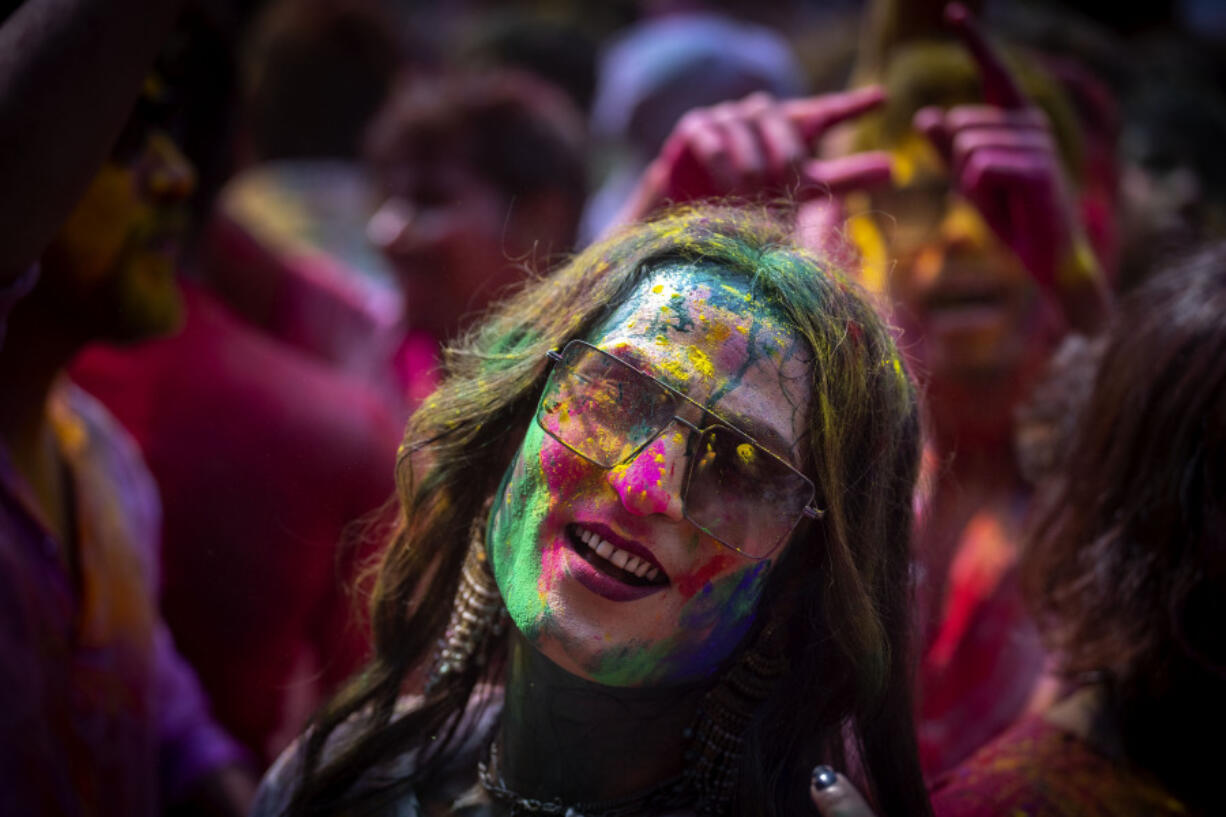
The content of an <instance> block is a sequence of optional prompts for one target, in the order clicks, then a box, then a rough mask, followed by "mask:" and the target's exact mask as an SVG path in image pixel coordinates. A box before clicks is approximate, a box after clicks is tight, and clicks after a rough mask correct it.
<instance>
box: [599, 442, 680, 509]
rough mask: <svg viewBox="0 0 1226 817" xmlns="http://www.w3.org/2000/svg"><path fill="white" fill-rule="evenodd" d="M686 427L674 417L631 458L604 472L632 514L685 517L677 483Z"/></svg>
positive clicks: (678, 481) (678, 483) (678, 482)
mask: <svg viewBox="0 0 1226 817" xmlns="http://www.w3.org/2000/svg"><path fill="white" fill-rule="evenodd" d="M689 434H690V431H689V430H688V429H686V428H684V427H683V426H681V425H680V424H679V423H677V422H676V421H675V420H674V421H673V425H671V426H670V427H668V428H666V429H664V432H663V433H661V434H660V436H659V437H657V438H656V439H654V440H652V442H651V444H650V445H648V446H647V447H646V448H644V449H643V450H642V451H640V452H639V453H638V455H637V456H636V457H634V459H632V460H630V461H629V462H624V463H622V464H621V465H618V466H614V467H613V468H611V469H609V471H608V472H607V475H606V479H608V481H609V484H610V485H612V486H613V490H615V491H617V494H618V496H619V497H621V501H622V505H623V506H624V507H625V508H626V510H628V511H630V512H631V513H632V514H634V515H636V516H650V515H652V514H663V515H664V516H667V517H668V518H669V519H672V520H674V521H678V522H679V521H681V520H682V519H684V518H685V514H684V513H683V512H682V506H681V486H682V484H683V481H684V480H685V470H686V467H687V465H688V452H687V446H688V440H689Z"/></svg>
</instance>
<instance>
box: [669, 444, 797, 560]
mask: <svg viewBox="0 0 1226 817" xmlns="http://www.w3.org/2000/svg"><path fill="white" fill-rule="evenodd" d="M812 500H813V486H812V484H811V483H810V482H809V481H808V480H807V479H805V478H804V477H803V476H802V475H801V474H800V473H799V472H798V471H796V470H794V469H793V468H791V467H790V466H788V465H787V464H786V463H784V462H783V461H782V460H780V459H779V458H778V457H776V456H774V455H773V454H770V453H769V452H767V451H764V450H763V449H762V448H760V447H759V446H758V445H757V444H755V443H754V442H753V441H752V440H750V439H749V438H748V437H746V436H745V435H743V434H741V433H740V432H738V431H734V430H733V429H730V428H728V427H726V426H712V427H711V428H708V429H707V430H706V431H704V432H703V435H702V439H701V440H700V441H699V445H698V451H697V452H696V454H695V460H694V463H693V466H692V469H691V471H690V477H689V485H688V489H687V494H686V515H687V516H688V517H689V518H690V521H692V522H693V523H694V524H695V525H697V526H698V527H700V528H702V529H703V530H704V531H706V532H707V533H709V534H710V535H712V536H714V537H715V538H717V539H719V540H720V541H721V542H724V543H725V544H727V545H729V546H730V547H733V548H736V549H737V550H739V551H741V552H742V553H744V554H745V555H746V556H752V557H754V558H762V557H765V556H769V555H770V554H771V552H772V551H774V549H775V547H776V546H777V545H778V544H779V543H780V542H782V541H783V539H784V537H786V536H787V535H788V534H789V533H790V532H791V531H792V528H794V527H795V526H796V523H797V521H798V520H799V519H800V517H801V514H802V513H803V512H804V508H805V506H806V505H808V504H809V503H810V502H811V501H812Z"/></svg>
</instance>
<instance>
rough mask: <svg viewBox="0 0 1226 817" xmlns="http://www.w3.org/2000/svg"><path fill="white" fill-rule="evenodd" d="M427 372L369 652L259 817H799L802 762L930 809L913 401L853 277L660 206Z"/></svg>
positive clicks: (276, 778) (764, 224) (768, 223)
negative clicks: (923, 746)
mask: <svg viewBox="0 0 1226 817" xmlns="http://www.w3.org/2000/svg"><path fill="white" fill-rule="evenodd" d="M446 366H447V372H446V374H447V376H446V378H445V379H444V381H443V383H442V385H441V386H440V388H439V390H438V392H437V393H436V394H435V395H434V396H433V397H432V398H431V399H430V400H428V401H427V402H426V403H425V404H424V405H423V406H422V407H421V408H420V409H419V410H418V412H417V413H416V414H415V415H414V417H413V419H412V420H411V421H410V424H409V429H408V432H407V434H406V438H405V442H404V445H403V447H402V449H401V458H400V467H399V472H398V478H399V485H400V499H401V508H402V517H401V525H400V529H399V531H398V533H397V534H396V536H395V537H394V539H393V541H392V543H391V545H390V547H389V548H388V550H387V552H386V554H385V557H384V560H383V562H382V564H381V566H380V570H379V574H378V582H377V584H376V586H375V590H374V597H373V599H372V624H373V628H374V642H375V652H376V655H375V658H374V660H373V662H372V663H371V664H370V665H369V667H368V668H367V670H366V671H365V672H364V673H363V674H362V675H361V676H359V677H358V678H357V679H355V680H354V681H353V682H352V684H351V685H350V686H349V687H348V688H347V689H346V690H345V691H344V692H343V693H342V694H341V695H340V696H339V697H338V698H337V699H335V700H334V701H333V702H332V703H331V705H329V706H328V707H327V708H326V709H325V710H323V711H322V712H321V713H320V714H319V716H318V717H317V719H316V721H315V723H314V725H313V726H312V728H311V729H310V730H309V731H308V732H307V733H306V735H305V736H304V737H303V738H302V740H301V741H300V743H299V745H297V746H296V747H295V748H294V749H292V750H290V751H289V752H288V753H287V754H286V755H285V756H283V758H282V760H281V761H279V762H278V764H277V765H276V766H275V767H274V768H273V770H272V771H271V772H270V773H269V776H268V778H267V779H266V780H265V782H264V784H263V787H262V789H261V794H260V796H259V798H258V802H257V807H256V810H255V813H256V814H257V815H261V817H262V816H263V815H275V814H292V815H315V814H321V815H322V814H342V813H343V814H389V815H390V814H412V815H417V814H483V815H484V814H490V815H500V814H517V815H519V814H523V815H526V814H551V815H565V814H576V815H578V814H582V815H588V817H594V815H639V814H643V815H650V814H674V815H679V814H704V815H708V814H709V815H717V814H763V815H777V814H795V813H806V812H808V811H809V810H811V809H812V806H811V805H810V804H809V803H808V800H807V784H808V779H809V772H810V770H811V769H812V768H813V766H814V765H815V764H817V763H823V762H825V763H833V764H837V765H840V766H843V767H847V766H848V764H854V766H852V768H854V769H855V772H854V774H853V777H854V778H855V779H856V780H857V783H858V784H859V785H860V786H861V787H863V789H864V790H865V792H866V793H867V795H868V797H869V798H870V799H871V800H872V801H873V802H874V804H875V805H877V806H878V807H879V808H881V809H882V810H883V811H885V812H886V813H895V814H919V815H922V814H925V813H927V810H928V806H927V801H926V797H925V794H924V790H923V785H922V781H921V778H920V773H919V766H918V760H917V757H916V751H915V745H914V737H913V733H912V724H911V715H910V698H909V691H908V690H909V682H908V677H907V668H908V656H907V647H906V640H907V633H908V625H907V619H906V609H907V606H908V593H907V565H908V536H909V525H910V500H911V492H912V488H913V484H914V479H915V473H916V468H917V457H918V421H917V418H916V408H915V396H914V393H913V390H912V387H911V384H910V382H909V380H908V378H907V376H906V374H905V372H904V370H903V367H902V364H901V362H900V360H899V357H898V353H897V351H896V349H895V348H894V345H893V343H892V341H891V340H890V337H889V334H888V332H887V331H886V328H885V327H884V325H883V324H882V323H881V321H880V320H879V318H878V317H877V316H876V313H875V312H874V310H873V309H872V307H871V305H870V304H869V303H868V301H867V300H866V299H865V297H864V296H863V295H862V294H860V292H859V290H858V289H856V287H855V286H854V285H853V284H851V283H849V282H848V281H847V280H846V279H844V278H843V277H842V276H841V275H840V274H839V273H838V272H837V271H835V270H832V269H831V268H830V266H829V265H828V264H825V263H824V262H821V261H819V260H817V259H816V258H814V257H813V256H810V255H808V254H805V253H804V252H802V251H800V250H798V249H796V248H795V247H794V246H793V245H791V244H790V243H789V242H788V240H787V232H786V230H784V229H783V228H782V227H780V226H778V225H777V224H776V223H775V222H774V221H772V220H770V219H769V218H767V217H765V216H763V215H760V214H755V213H748V212H745V211H734V210H719V209H712V210H698V211H693V212H686V213H679V214H673V215H668V216H664V217H662V218H660V219H659V220H657V221H654V222H651V223H648V224H643V225H637V226H634V227H631V228H628V229H627V230H625V231H623V232H621V233H619V234H617V235H616V236H614V237H613V238H611V239H609V240H608V241H606V242H604V243H602V244H598V245H596V246H594V247H592V248H590V249H589V250H588V251H586V252H584V253H583V254H581V255H579V256H578V257H577V258H575V259H574V260H573V261H572V262H571V263H569V264H568V265H566V266H565V267H563V268H561V269H560V270H558V271H557V272H555V273H554V274H553V275H552V276H551V277H548V278H545V279H542V280H539V281H537V282H535V283H534V284H531V285H529V286H527V287H526V288H524V289H523V290H522V291H520V292H519V293H518V294H517V295H515V296H514V297H512V298H511V299H510V300H508V301H507V302H505V303H504V304H502V305H501V306H500V307H498V308H497V309H496V310H495V311H494V312H493V313H492V314H491V315H490V316H489V317H488V318H487V320H486V321H485V322H484V323H482V324H481V325H480V326H478V327H477V328H476V329H475V330H473V331H472V332H471V333H470V334H468V335H467V336H466V337H465V338H463V339H462V340H461V341H460V342H458V343H457V344H456V345H455V346H454V347H453V348H452V349H451V350H450V351H449V353H448V356H447V362H446ZM418 668H420V669H421V670H422V671H423V672H424V673H426V674H428V677H429V681H428V683H427V684H426V687H425V690H424V692H423V693H422V694H420V695H415V696H405V695H404V693H405V692H406V679H408V678H409V677H411V674H412V673H413V672H414V670H415V669H418Z"/></svg>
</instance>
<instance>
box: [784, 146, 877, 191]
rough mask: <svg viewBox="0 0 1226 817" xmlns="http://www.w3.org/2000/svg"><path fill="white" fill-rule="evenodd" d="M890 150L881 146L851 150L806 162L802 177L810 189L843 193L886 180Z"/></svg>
mask: <svg viewBox="0 0 1226 817" xmlns="http://www.w3.org/2000/svg"><path fill="white" fill-rule="evenodd" d="M890 167H891V161H890V154H888V153H886V152H885V151H881V150H874V151H867V152H865V153H853V154H852V155H850V156H840V157H839V158H837V159H815V160H813V161H810V162H806V163H805V166H804V178H805V180H806V181H808V182H810V185H809V186H808V187H809V189H810V191H813V190H814V189H816V190H817V191H820V192H823V193H830V194H833V195H844V194H846V193H849V192H851V191H852V190H864V189H871V188H873V187H880V186H882V185H886V184H889V183H890Z"/></svg>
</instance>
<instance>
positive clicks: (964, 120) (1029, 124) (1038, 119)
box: [945, 105, 1048, 131]
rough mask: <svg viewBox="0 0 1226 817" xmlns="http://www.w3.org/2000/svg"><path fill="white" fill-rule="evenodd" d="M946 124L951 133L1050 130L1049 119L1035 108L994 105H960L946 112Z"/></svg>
mask: <svg viewBox="0 0 1226 817" xmlns="http://www.w3.org/2000/svg"><path fill="white" fill-rule="evenodd" d="M945 124H946V126H947V127H948V128H949V129H950V130H951V131H959V130H964V129H966V128H1015V129H1017V130H1047V129H1048V128H1047V117H1046V116H1045V115H1044V113H1043V112H1042V111H1041V110H1039V109H1038V108H1035V107H1033V106H1028V107H1025V108H1016V109H1013V110H1005V109H1004V108H997V107H996V106H994V105H958V106H955V107H953V108H950V109H949V110H948V111H946V112H945Z"/></svg>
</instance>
